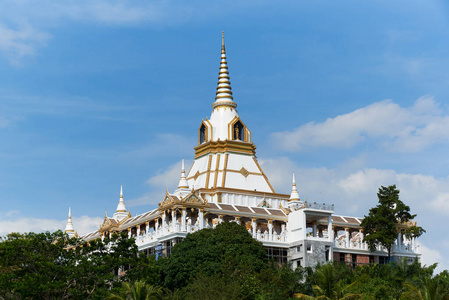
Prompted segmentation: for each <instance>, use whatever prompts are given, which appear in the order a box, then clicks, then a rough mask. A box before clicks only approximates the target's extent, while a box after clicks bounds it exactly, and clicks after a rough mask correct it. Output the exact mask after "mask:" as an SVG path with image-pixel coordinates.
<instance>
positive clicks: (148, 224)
mask: <svg viewBox="0 0 449 300" xmlns="http://www.w3.org/2000/svg"><path fill="white" fill-rule="evenodd" d="M145 231H146V232H145V234H146V235H148V234H149V233H150V223H148V221H147V222H145Z"/></svg>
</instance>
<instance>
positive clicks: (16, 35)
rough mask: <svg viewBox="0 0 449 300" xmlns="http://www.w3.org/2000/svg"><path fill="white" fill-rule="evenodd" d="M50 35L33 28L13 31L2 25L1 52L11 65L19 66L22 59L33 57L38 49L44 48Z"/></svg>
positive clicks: (0, 28)
mask: <svg viewBox="0 0 449 300" xmlns="http://www.w3.org/2000/svg"><path fill="white" fill-rule="evenodd" d="M49 39H50V35H49V34H48V33H46V32H43V31H40V30H38V29H36V28H34V27H32V26H29V25H27V26H21V27H20V28H18V29H13V28H9V27H7V26H5V25H4V24H0V52H1V53H2V54H3V56H5V57H6V58H7V59H8V60H9V62H10V63H11V64H14V65H19V64H20V62H21V59H22V58H24V57H27V56H33V55H34V54H35V51H36V48H38V47H41V46H44V45H45V44H46V43H47V41H48V40H49Z"/></svg>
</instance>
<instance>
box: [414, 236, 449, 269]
mask: <svg viewBox="0 0 449 300" xmlns="http://www.w3.org/2000/svg"><path fill="white" fill-rule="evenodd" d="M418 251H419V253H421V263H422V264H423V265H426V266H430V265H433V264H434V263H436V262H438V265H437V267H436V269H435V272H434V275H435V274H438V273H440V272H442V271H444V270H449V260H448V259H447V258H445V257H443V255H441V252H440V251H439V250H437V249H431V248H429V247H426V246H425V245H424V244H423V243H422V242H418Z"/></svg>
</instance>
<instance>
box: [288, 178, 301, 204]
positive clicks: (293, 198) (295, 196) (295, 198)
mask: <svg viewBox="0 0 449 300" xmlns="http://www.w3.org/2000/svg"><path fill="white" fill-rule="evenodd" d="M299 200H300V199H299V193H298V190H297V189H296V178H295V172H293V181H292V193H291V194H290V199H289V200H288V201H299Z"/></svg>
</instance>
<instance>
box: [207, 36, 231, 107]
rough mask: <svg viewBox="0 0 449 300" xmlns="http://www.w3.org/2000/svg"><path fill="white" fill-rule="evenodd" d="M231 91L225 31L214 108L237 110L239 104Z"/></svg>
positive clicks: (222, 39)
mask: <svg viewBox="0 0 449 300" xmlns="http://www.w3.org/2000/svg"><path fill="white" fill-rule="evenodd" d="M233 99H234V98H233V97H232V91H231V81H230V78H229V71H228V63H227V61H226V49H225V42H224V31H222V32H221V62H220V71H219V72H218V83H217V92H216V96H215V102H214V103H213V104H212V107H213V108H216V107H218V106H230V107H231V108H236V107H237V103H235V102H234V101H233Z"/></svg>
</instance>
